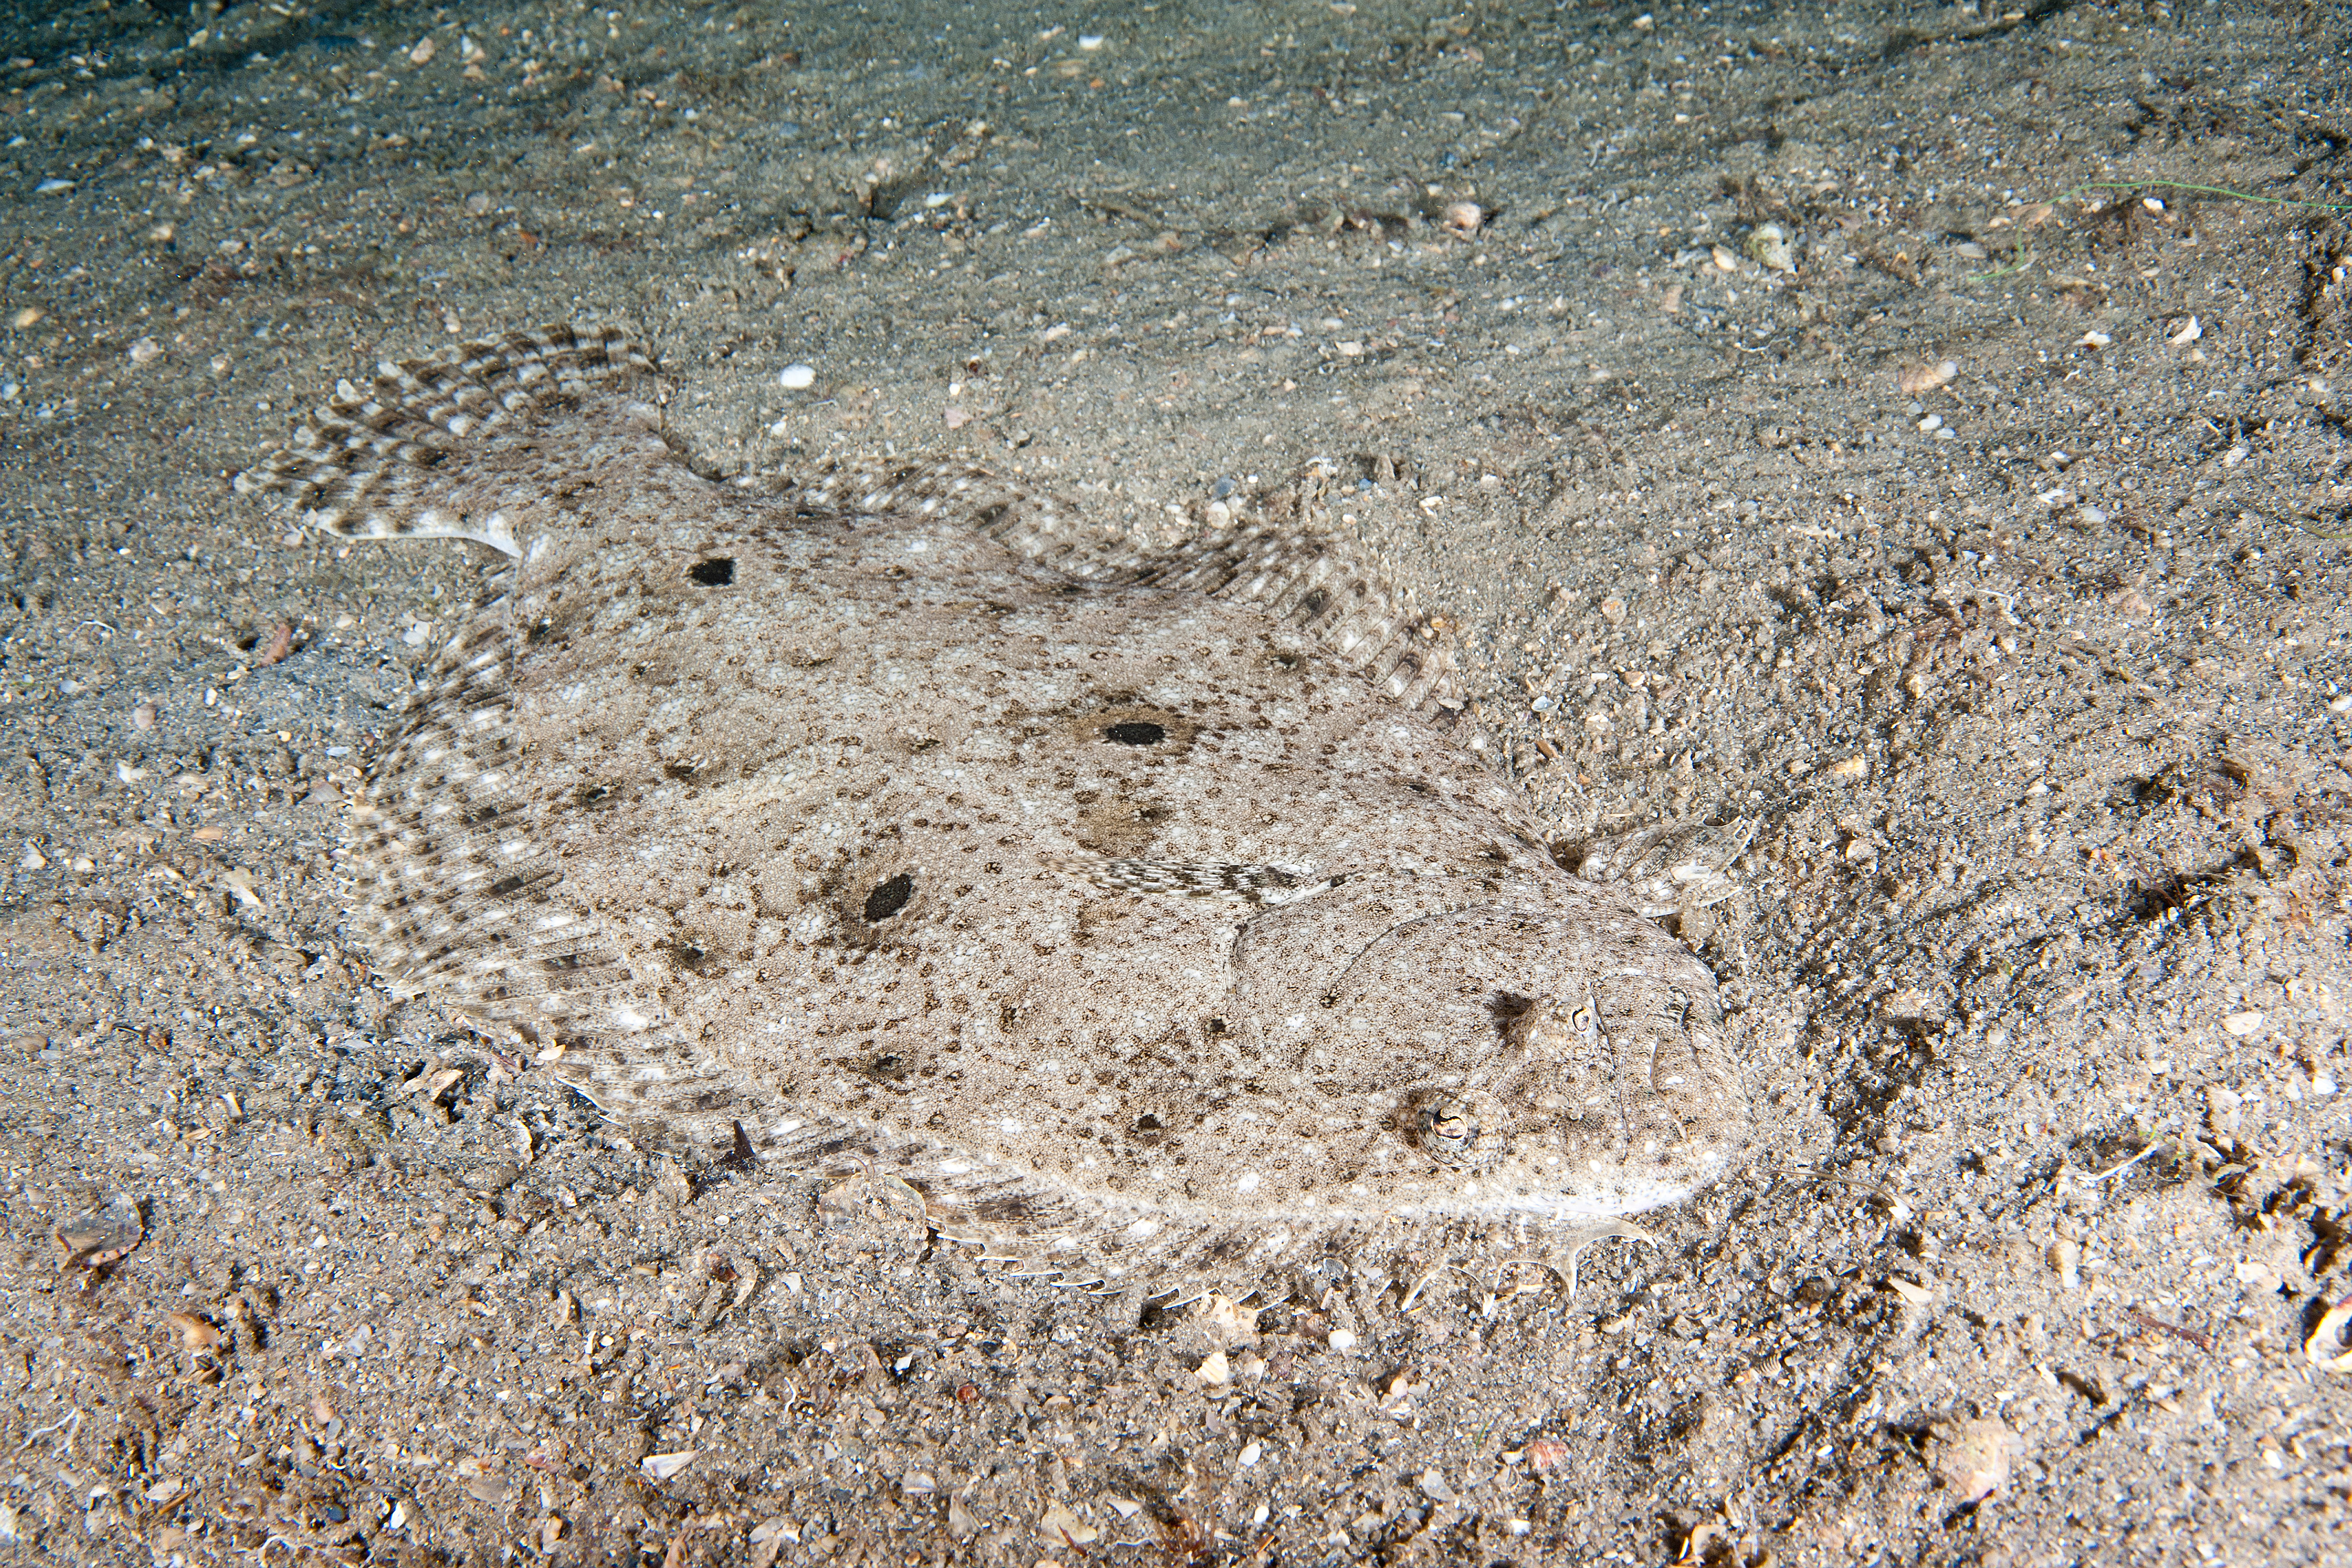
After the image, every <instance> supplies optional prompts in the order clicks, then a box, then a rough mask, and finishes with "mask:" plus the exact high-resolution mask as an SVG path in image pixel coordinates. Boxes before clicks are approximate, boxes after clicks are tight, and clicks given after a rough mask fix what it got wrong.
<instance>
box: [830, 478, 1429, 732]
mask: <svg viewBox="0 0 2352 1568" xmlns="http://www.w3.org/2000/svg"><path fill="white" fill-rule="evenodd" d="M800 500H801V501H802V504H803V505H806V506H811V507H814V508H817V509H820V510H850V511H869V512H879V511H889V510H919V511H946V512H948V513H949V514H950V515H957V514H961V515H962V516H963V517H965V518H966V519H967V521H970V522H971V525H972V526H973V527H975V528H977V529H979V530H980V531H982V532H983V533H986V534H987V535H988V536H989V537H991V538H992V539H994V540H995V541H996V542H999V543H1000V544H1003V546H1005V548H1007V549H1009V550H1011V551H1013V552H1014V553H1015V554H1017V555H1021V556H1024V557H1025V558H1026V559H1028V560H1031V561H1034V562H1035V563H1038V564H1039V565H1041V566H1048V567H1051V568H1052V569H1054V570H1055V571H1057V572H1060V573H1063V574H1066V575H1068V576H1071V577H1075V578H1076V579H1078V580H1079V581H1081V582H1087V583H1104V584H1135V585H1138V586H1144V587H1158V588H1186V589H1190V590H1192V592H1194V593H1198V594H1203V595H1208V596H1209V597H1211V598H1216V599H1226V600H1231V601H1233V602H1234V603H1237V604H1244V605H1254V606H1255V607H1256V608H1257V609H1259V610H1261V611H1263V612H1265V614H1266V615H1268V616H1272V617H1273V618H1274V619H1275V620H1276V621H1277V622H1280V623H1281V624H1283V625H1285V626H1290V627H1292V628H1294V629H1295V630H1297V631H1299V632H1302V633H1304V634H1306V635H1307V636H1308V637H1312V638H1314V639H1315V641H1316V642H1318V644H1320V645H1321V646H1322V647H1324V648H1325V649H1326V650H1327V651H1328V652H1329V653H1331V654H1332V655H1334V656H1335V657H1337V658H1339V660H1340V661H1341V662H1342V663H1344V664H1347V665H1349V667H1351V668H1355V669H1357V670H1358V671H1360V672H1361V673H1362V675H1363V676H1364V677H1365V679H1368V680H1370V682H1371V683H1372V685H1373V686H1374V687H1375V688H1377V689H1379V690H1380V691H1381V694H1382V695H1383V696H1386V697H1388V698H1390V699H1391V700H1393V701H1396V702H1398V703H1400V704H1402V705H1403V706H1405V707H1407V708H1415V709H1421V710H1430V711H1433V712H1436V713H1438V714H1440V715H1441V716H1450V715H1451V714H1452V713H1453V712H1454V711H1455V710H1459V709H1460V708H1461V706H1462V698H1461V692H1460V689H1459V687H1458V686H1457V685H1456V683H1455V680H1454V658H1453V654H1452V651H1451V649H1450V648H1448V647H1446V646H1445V645H1444V643H1443V642H1441V641H1440V640H1439V639H1438V637H1437V632H1436V627H1435V625H1434V624H1433V622H1432V621H1431V620H1430V618H1429V617H1428V616H1422V615H1418V614H1415V613H1413V612H1412V611H1410V610H1407V609H1405V608H1404V607H1403V605H1402V601H1401V598H1400V595H1398V594H1397V593H1396V591H1395V590H1394V588H1393V587H1391V585H1390V584H1389V583H1388V582H1387V580H1386V579H1384V578H1383V577H1381V575H1380V574H1378V573H1377V572H1374V571H1372V570H1371V569H1370V568H1369V567H1367V566H1365V565H1363V564H1362V563H1360V562H1358V561H1357V560H1355V559H1354V558H1353V557H1352V556H1351V555H1349V553H1348V552H1347V550H1346V548H1345V547H1344V545H1343V544H1342V542H1340V541H1339V540H1337V539H1334V538H1332V537H1330V536H1329V535H1328V534H1324V533H1319V532H1317V531H1314V530H1312V529H1308V528H1305V527H1303V526H1301V525H1299V524H1297V523H1296V522H1292V521H1286V520H1282V519H1279V518H1274V517H1268V516H1262V515H1261V516H1253V517H1245V518H1241V519H1236V520H1235V521H1233V522H1230V523H1227V524H1224V525H1223V526H1220V527H1213V528H1211V529H1209V530H1207V531H1203V532H1202V533H1200V534H1198V535H1196V536H1194V537H1193V538H1192V539H1189V540H1186V541H1185V542H1182V543H1181V544H1177V545H1173V546H1171V547H1169V548H1168V549H1165V550H1156V551H1154V550H1139V549H1137V548H1135V547H1134V546H1133V545H1131V544H1129V543H1128V542H1126V541H1125V540H1124V539H1123V538H1122V537H1119V536H1116V535H1111V534H1108V533H1106V532H1104V531H1099V530H1096V531H1089V530H1088V529H1087V527H1086V526H1085V524H1084V523H1083V521H1082V520H1081V519H1080V518H1079V517H1078V515H1077V513H1076V510H1075V509H1074V508H1072V507H1070V506H1069V505H1067V504H1066V503H1065V502H1062V501H1060V500H1055V498H1054V497H1053V496H1051V495H1048V494H1045V493H1042V492H1040V491H1036V490H1032V489H1027V488H1026V487H1024V486H1023V485H1021V484H1019V483H1017V482H1015V481H1011V480H1007V479H1001V478H999V477H998V476H996V475H994V474H992V473H991V472H989V471H988V470H987V469H985V468H979V467H976V466H973V465H971V464H969V463H954V462H947V463H904V464H881V463H874V464H866V465H857V466H847V465H845V466H843V467H840V468H835V469H832V470H830V471H828V472H824V473H821V474H820V475H818V476H817V477H816V478H814V479H812V480H810V481H808V482H807V483H806V484H805V485H804V486H803V489H801V491H800Z"/></svg>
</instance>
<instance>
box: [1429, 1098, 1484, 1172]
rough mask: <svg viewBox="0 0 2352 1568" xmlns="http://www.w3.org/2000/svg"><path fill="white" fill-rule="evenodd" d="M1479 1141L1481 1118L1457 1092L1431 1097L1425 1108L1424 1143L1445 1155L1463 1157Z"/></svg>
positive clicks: (1432, 1149)
mask: <svg viewBox="0 0 2352 1568" xmlns="http://www.w3.org/2000/svg"><path fill="white" fill-rule="evenodd" d="M1420 1142H1421V1146H1422V1147H1423V1148H1424V1149H1426V1150H1428V1151H1429V1152H1431V1153H1433V1154H1435V1155H1437V1156H1438V1157H1439V1158H1441V1159H1448V1160H1453V1159H1459V1158H1461V1157H1462V1156H1463V1155H1465V1154H1466V1153H1468V1152H1470V1149H1471V1146H1472V1145H1474V1144H1475V1143H1476V1142H1478V1119H1477V1117H1475V1115H1473V1114H1471V1110H1470V1107H1469V1105H1468V1104H1467V1102H1465V1101H1464V1100H1458V1099H1456V1098H1455V1097H1454V1096H1453V1095H1450V1094H1449V1095H1444V1096H1442V1097H1440V1098H1439V1099H1436V1100H1431V1101H1430V1102H1429V1103H1428V1104H1427V1105H1425V1106H1423V1108H1422V1111H1421V1137H1420Z"/></svg>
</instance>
